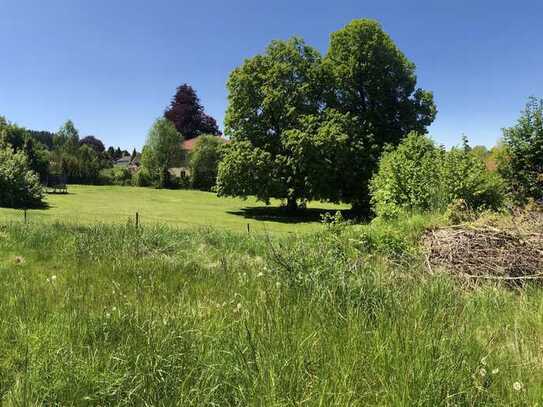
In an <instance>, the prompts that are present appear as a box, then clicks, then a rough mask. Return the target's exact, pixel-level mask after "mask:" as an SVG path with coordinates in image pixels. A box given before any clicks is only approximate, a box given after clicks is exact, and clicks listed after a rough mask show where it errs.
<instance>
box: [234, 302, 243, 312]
mask: <svg viewBox="0 0 543 407" xmlns="http://www.w3.org/2000/svg"><path fill="white" fill-rule="evenodd" d="M240 311H241V302H238V305H236V309H235V310H234V312H240Z"/></svg>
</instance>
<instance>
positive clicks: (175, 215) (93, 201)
mask: <svg viewBox="0 0 543 407" xmlns="http://www.w3.org/2000/svg"><path fill="white" fill-rule="evenodd" d="M46 202H47V204H48V207H47V208H46V209H34V210H29V211H28V219H29V221H33V220H40V221H50V222H55V221H58V222H62V223H81V224H96V223H108V224H111V223H113V224H122V223H127V222H128V221H129V219H131V221H134V219H135V214H136V212H138V213H139V216H140V221H141V222H142V224H168V225H170V226H176V227H187V226H191V227H194V226H212V227H215V228H227V229H229V230H232V231H243V230H247V224H249V225H250V228H251V230H253V231H270V232H302V231H311V230H315V229H317V228H318V227H319V219H320V214H321V213H322V212H323V211H324V210H330V211H331V212H335V211H336V210H338V209H346V208H347V206H339V205H333V204H323V203H318V202H316V203H311V204H310V205H309V210H308V213H307V214H306V215H304V216H303V217H301V218H300V217H298V218H296V217H294V218H292V217H285V216H284V214H282V213H281V212H282V211H280V210H279V208H278V207H279V204H280V202H279V201H274V202H272V205H271V206H269V207H267V206H266V205H265V204H263V203H262V202H257V201H256V199H254V198H249V199H247V200H242V199H234V198H218V197H217V196H216V195H215V194H213V193H209V192H202V191H191V190H176V191H173V190H165V189H164V190H157V189H152V188H135V187H120V186H88V185H70V186H69V194H66V195H56V194H50V195H47V198H46ZM22 219H23V213H22V211H21V210H14V209H5V208H0V222H2V221H12V220H22Z"/></svg>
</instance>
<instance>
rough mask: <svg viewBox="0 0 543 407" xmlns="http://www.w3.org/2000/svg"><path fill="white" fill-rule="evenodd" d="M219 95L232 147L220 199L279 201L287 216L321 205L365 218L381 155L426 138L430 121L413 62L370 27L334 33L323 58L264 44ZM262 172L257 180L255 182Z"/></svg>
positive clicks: (293, 44) (295, 47)
mask: <svg viewBox="0 0 543 407" xmlns="http://www.w3.org/2000/svg"><path fill="white" fill-rule="evenodd" d="M227 87H228V91H229V96H228V100H229V105H228V109H227V112H226V118H225V132H226V134H227V135H229V136H231V137H232V139H233V143H232V146H231V147H230V148H228V151H227V152H226V154H225V157H224V159H223V162H222V163H221V166H220V168H219V178H218V183H217V185H218V193H219V195H241V196H245V195H249V194H255V195H256V196H257V197H258V198H259V199H261V200H264V201H269V198H271V197H275V198H282V199H285V200H287V202H288V206H289V207H291V208H295V207H296V202H297V201H306V200H310V199H320V200H328V201H334V202H337V201H343V202H348V203H351V204H352V206H353V208H355V209H359V210H363V211H366V212H367V211H368V210H369V188H368V185H369V181H370V179H371V176H372V174H373V173H374V171H375V169H376V168H377V163H378V160H379V157H380V155H381V153H382V151H383V147H384V146H385V145H386V144H392V145H395V144H398V143H399V142H400V141H401V139H402V138H403V137H405V136H406V135H407V134H408V133H409V132H411V131H418V132H421V133H423V132H425V130H426V127H427V126H428V125H429V124H430V123H431V122H432V121H433V119H434V117H435V114H436V108H435V106H434V103H433V98H432V94H431V93H429V92H426V91H423V90H421V89H417V88H416V76H415V66H414V64H413V63H411V62H410V61H409V60H408V59H407V58H406V57H405V56H404V55H403V54H402V52H401V51H400V50H399V49H398V48H397V47H396V46H395V45H394V43H393V42H392V40H391V39H390V37H389V36H388V35H387V34H386V33H385V32H384V31H383V30H382V29H381V27H380V25H379V24H378V23H377V22H375V21H371V20H355V21H353V22H352V23H350V24H348V25H347V26H346V27H344V28H343V29H341V30H339V31H338V32H336V33H333V34H332V36H331V42H330V48H329V51H328V54H327V55H326V57H325V58H324V59H321V56H320V55H319V53H318V51H316V50H315V49H313V48H311V47H310V46H308V45H306V44H305V43H304V42H303V41H302V40H301V39H298V38H294V39H290V40H288V41H273V42H272V43H271V44H270V45H269V47H268V48H267V50H266V52H265V53H264V54H263V55H257V56H255V57H254V58H251V59H248V60H246V61H245V62H244V63H243V65H241V66H240V67H238V68H237V69H235V70H234V71H233V72H232V74H231V75H230V78H229V80H228V83H227ZM248 150H252V151H248ZM243 157H245V158H248V157H254V158H258V159H255V161H254V163H245V162H243V159H242V158H243ZM257 163H258V164H259V165H262V166H264V168H266V169H267V172H266V171H263V170H262V169H261V168H256V167H255V166H256V165H257ZM238 166H242V167H243V169H244V170H243V171H242V170H241V169H240V168H238ZM262 173H267V178H268V179H267V180H266V181H265V182H263V180H262V179H260V178H258V179H256V178H254V177H256V176H257V175H261V174H262ZM251 177H253V178H251ZM251 186H252V187H251Z"/></svg>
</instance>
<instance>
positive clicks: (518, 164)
mask: <svg viewBox="0 0 543 407" xmlns="http://www.w3.org/2000/svg"><path fill="white" fill-rule="evenodd" d="M503 143H504V147H505V148H504V150H505V151H504V152H503V154H502V155H501V156H500V160H499V162H498V170H499V172H500V173H501V174H502V175H503V177H504V178H505V179H506V180H507V181H508V186H509V188H510V190H511V192H512V193H513V195H514V196H515V198H516V199H517V200H518V201H520V202H526V201H527V200H528V199H529V198H534V199H540V198H543V99H536V98H530V100H529V101H528V104H527V105H526V108H525V110H524V112H523V113H522V115H521V117H520V118H519V120H518V122H517V124H516V125H515V126H513V127H510V128H508V129H504V131H503Z"/></svg>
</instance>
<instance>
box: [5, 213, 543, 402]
mask: <svg viewBox="0 0 543 407" xmlns="http://www.w3.org/2000/svg"><path fill="white" fill-rule="evenodd" d="M427 223H428V220H427V219H424V218H413V219H410V220H408V221H405V222H401V223H398V224H396V225H390V224H389V225H385V224H373V225H369V226H363V227H350V228H343V227H341V226H332V227H329V228H326V229H323V231H322V232H320V233H316V234H313V235H304V236H303V237H297V236H289V237H273V238H267V237H266V236H260V235H247V234H243V235H242V234H232V233H227V232H222V231H216V230H210V229H200V230H183V231H181V230H175V229H169V228H165V227H158V226H157V227H146V228H142V229H141V228H140V229H135V228H134V227H132V226H130V225H128V226H92V227H90V226H88V227H75V226H63V225H59V224H56V225H45V224H36V225H20V224H9V225H4V226H0V316H1V317H0V318H1V319H0V400H2V404H3V405H7V406H17V405H21V406H28V405H41V404H47V405H63V406H65V405H157V406H169V405H180V406H187V405H194V406H201V405H216V406H224V405H265V406H282V405H285V406H286V405H322V406H329V405H340V406H344V405H391V406H402V405H404V406H412V405H427V406H434V405H533V404H534V403H536V402H538V401H540V400H541V399H542V398H543V386H542V383H543V370H542V369H543V357H542V353H541V351H542V346H543V320H542V319H541V312H542V311H543V298H542V296H541V291H540V290H539V289H537V288H531V289H530V288H528V289H527V290H526V291H525V292H513V291H511V290H508V289H506V288H500V287H497V286H490V285H487V286H483V287H481V288H479V289H476V290H465V289H463V288H462V287H460V286H459V285H458V284H457V283H456V282H454V281H452V280H451V279H450V278H447V277H446V276H439V275H438V276H428V275H427V274H426V273H425V272H424V270H423V266H422V261H421V260H420V256H419V254H418V251H417V246H416V243H415V240H416V237H417V235H418V234H419V233H420V232H421V231H422V230H423V228H424V226H425V225H426V224H427Z"/></svg>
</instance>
